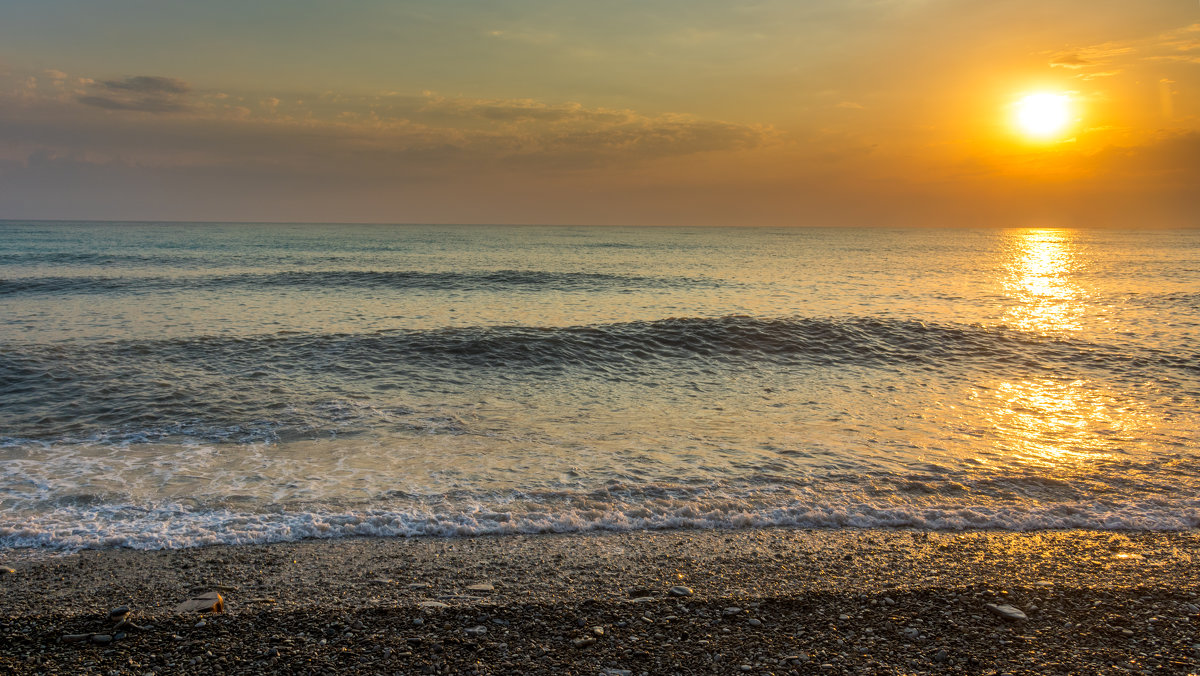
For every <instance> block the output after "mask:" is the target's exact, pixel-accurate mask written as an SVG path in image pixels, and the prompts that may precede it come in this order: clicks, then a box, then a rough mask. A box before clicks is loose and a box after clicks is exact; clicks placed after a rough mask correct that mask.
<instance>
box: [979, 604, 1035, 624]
mask: <svg viewBox="0 0 1200 676" xmlns="http://www.w3.org/2000/svg"><path fill="white" fill-rule="evenodd" d="M987 609H988V611H989V612H991V613H992V614H993V615H999V616H1000V617H1003V618H1004V619H1006V620H1012V621H1014V622H1020V621H1024V620H1028V619H1029V617H1028V616H1026V615H1025V613H1024V612H1023V611H1022V610H1021V609H1020V608H1017V607H1016V606H1010V605H1008V604H1007V603H989V604H987Z"/></svg>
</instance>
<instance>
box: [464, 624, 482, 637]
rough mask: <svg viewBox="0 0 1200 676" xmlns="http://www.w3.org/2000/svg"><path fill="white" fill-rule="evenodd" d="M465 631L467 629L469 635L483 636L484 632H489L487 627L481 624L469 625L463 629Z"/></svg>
mask: <svg viewBox="0 0 1200 676" xmlns="http://www.w3.org/2000/svg"><path fill="white" fill-rule="evenodd" d="M463 631H465V632H466V633H467V635H468V636H483V635H484V634H486V633H487V627H485V626H483V625H482V624H481V625H479V626H476V627H468V628H466V629H463Z"/></svg>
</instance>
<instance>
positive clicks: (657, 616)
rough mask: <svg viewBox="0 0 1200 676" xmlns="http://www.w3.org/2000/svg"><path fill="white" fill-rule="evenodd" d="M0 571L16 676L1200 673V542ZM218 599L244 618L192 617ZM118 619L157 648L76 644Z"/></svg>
mask: <svg viewBox="0 0 1200 676" xmlns="http://www.w3.org/2000/svg"><path fill="white" fill-rule="evenodd" d="M0 563H4V565H7V566H9V567H11V568H13V569H15V571H16V572H15V573H13V574H3V575H0V590H2V591H3V595H4V602H3V616H2V617H0V636H3V637H4V640H3V641H2V642H0V672H4V673H15V674H24V673H30V674H33V673H104V674H108V673H119V674H125V673H130V674H146V673H198V674H199V673H214V674H216V673H222V674H223V673H339V674H340V673H404V674H409V673H412V674H421V673H464V674H470V673H476V674H508V673H545V674H603V673H608V674H614V675H620V674H625V673H629V674H641V673H647V674H660V673H683V674H691V673H696V674H701V673H705V674H707V673H731V674H732V673H739V674H740V673H752V674H788V673H798V674H805V673H822V674H830V673H834V674H837V673H896V674H900V673H905V674H908V673H922V672H925V673H971V674H974V673H979V674H1000V673H1012V674H1018V673H1079V674H1095V673H1140V672H1143V671H1144V672H1145V673H1166V674H1190V673H1198V672H1200V530H1195V529H1193V530H1189V531H1175V532H1120V531H1088V530H1065V531H1030V532H999V531H967V532H943V531H922V530H882V529H871V530H844V529H839V530H820V529H795V528H785V527H775V528H762V529H747V530H704V531H696V530H676V531H638V532H600V533H597V532H591V533H571V534H545V535H502V536H478V537H470V538H449V539H443V538H412V539H398V538H342V539H334V540H304V541H299V542H285V543H275V544H265V545H214V546H209V547H202V548H194V549H180V550H160V551H135V550H98V551H83V552H79V553H76V554H71V555H66V556H62V557H55V558H49V559H41V560H27V561H22V560H20V557H17V559H16V560H10V561H8V562H3V561H0ZM476 585H482V586H476ZM672 588H677V589H675V590H674V593H672ZM212 590H215V591H219V592H221V594H222V595H223V596H224V602H225V612H223V613H221V614H218V615H208V616H197V615H195V614H177V613H175V612H174V608H175V606H176V605H177V604H179V603H180V602H182V601H185V600H187V599H188V598H190V597H191V596H193V595H195V593H197V592H200V591H212ZM988 604H993V605H1011V606H1013V607H1016V608H1018V609H1020V610H1022V611H1023V612H1024V613H1025V614H1026V615H1027V619H1025V620H1010V619H1005V618H1003V617H1001V616H1000V615H998V614H996V613H995V612H993V611H992V610H990V609H989V608H988ZM119 606H128V607H129V608H130V609H131V612H130V614H129V619H130V620H131V621H132V622H134V623H135V624H136V625H138V626H139V627H140V628H137V629H133V628H128V629H127V630H126V631H125V632H124V633H125V636H122V637H120V638H118V639H117V640H113V641H111V642H107V643H97V642H94V641H92V640H91V639H88V640H85V641H82V642H80V643H66V642H63V641H62V638H63V636H65V635H79V634H93V633H94V634H100V635H101V637H104V636H110V637H111V636H115V635H116V634H106V633H104V632H111V631H112V629H111V627H112V623H111V622H109V621H108V620H107V616H108V613H109V610H110V609H113V608H116V607H119Z"/></svg>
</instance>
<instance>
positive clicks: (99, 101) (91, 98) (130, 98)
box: [76, 75, 191, 113]
mask: <svg viewBox="0 0 1200 676" xmlns="http://www.w3.org/2000/svg"><path fill="white" fill-rule="evenodd" d="M90 87H91V89H92V91H93V93H90V94H84V95H81V96H79V97H77V98H76V101H78V102H79V103H82V104H84V105H87V106H94V107H96V108H104V109H107V110H132V111H139V112H144V113H175V112H179V111H183V110H186V109H187V108H188V104H187V102H186V101H185V100H184V95H186V94H187V93H188V92H189V91H191V87H190V86H189V85H188V84H187V83H186V82H184V81H182V80H177V79H174V78H169V77H158V76H152V75H137V76H134V77H128V78H125V79H124V80H104V81H102V82H94V83H92V84H91V86H90Z"/></svg>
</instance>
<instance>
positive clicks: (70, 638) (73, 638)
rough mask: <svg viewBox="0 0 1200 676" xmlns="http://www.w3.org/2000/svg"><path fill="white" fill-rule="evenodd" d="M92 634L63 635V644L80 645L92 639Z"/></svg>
mask: <svg viewBox="0 0 1200 676" xmlns="http://www.w3.org/2000/svg"><path fill="white" fill-rule="evenodd" d="M91 637H92V635H91V634H63V637H62V642H63V643H80V642H82V641H86V640H88V639H89V638H91Z"/></svg>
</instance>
